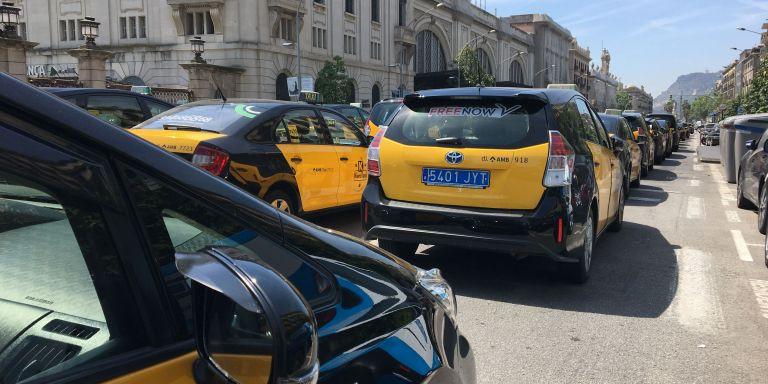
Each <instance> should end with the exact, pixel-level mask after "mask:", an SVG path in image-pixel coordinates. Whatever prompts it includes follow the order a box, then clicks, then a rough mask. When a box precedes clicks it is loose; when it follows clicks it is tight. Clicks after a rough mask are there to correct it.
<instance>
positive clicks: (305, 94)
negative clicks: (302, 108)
mask: <svg viewBox="0 0 768 384" xmlns="http://www.w3.org/2000/svg"><path fill="white" fill-rule="evenodd" d="M299 101H303V102H305V103H307V104H318V103H321V102H322V101H323V98H322V97H321V96H320V94H319V93H317V92H310V91H301V93H300V94H299Z"/></svg>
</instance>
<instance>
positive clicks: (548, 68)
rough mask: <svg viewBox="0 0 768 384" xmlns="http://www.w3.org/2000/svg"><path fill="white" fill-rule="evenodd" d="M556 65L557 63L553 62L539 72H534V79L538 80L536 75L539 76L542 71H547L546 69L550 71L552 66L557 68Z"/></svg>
mask: <svg viewBox="0 0 768 384" xmlns="http://www.w3.org/2000/svg"><path fill="white" fill-rule="evenodd" d="M555 67H556V65H555V64H552V65H550V66H549V67H544V69H542V70H540V71H538V72H536V73H534V74H533V80H534V81H536V76H538V75H539V74H540V73H542V72H545V71H548V70H550V69H551V68H555Z"/></svg>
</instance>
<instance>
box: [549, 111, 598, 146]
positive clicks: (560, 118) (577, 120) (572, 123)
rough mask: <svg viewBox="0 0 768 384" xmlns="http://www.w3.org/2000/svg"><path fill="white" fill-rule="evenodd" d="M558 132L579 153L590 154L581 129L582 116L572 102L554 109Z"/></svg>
mask: <svg viewBox="0 0 768 384" xmlns="http://www.w3.org/2000/svg"><path fill="white" fill-rule="evenodd" d="M552 109H553V112H554V115H555V121H556V122H557V130H558V131H559V132H560V133H561V134H562V135H563V136H564V137H565V139H566V140H568V143H570V144H571V146H573V147H574V149H576V151H577V153H585V152H589V149H587V148H586V147H585V146H584V145H583V144H584V137H583V135H582V129H581V115H579V110H578V108H576V104H574V103H573V102H572V101H569V102H567V103H563V104H559V105H554V106H553V107H552Z"/></svg>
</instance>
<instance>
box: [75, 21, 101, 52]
mask: <svg viewBox="0 0 768 384" xmlns="http://www.w3.org/2000/svg"><path fill="white" fill-rule="evenodd" d="M99 24H101V23H99V22H98V21H96V19H95V18H93V17H90V16H86V17H84V18H83V19H82V20H80V34H82V35H83V37H85V45H83V48H86V49H94V48H96V38H97V37H99Z"/></svg>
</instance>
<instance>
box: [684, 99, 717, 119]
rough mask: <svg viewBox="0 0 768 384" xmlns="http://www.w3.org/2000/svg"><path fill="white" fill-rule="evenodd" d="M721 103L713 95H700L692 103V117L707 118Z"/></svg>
mask: <svg viewBox="0 0 768 384" xmlns="http://www.w3.org/2000/svg"><path fill="white" fill-rule="evenodd" d="M718 105H719V104H718V103H717V100H716V99H715V97H713V96H699V97H697V98H695V99H693V103H691V111H690V118H691V119H693V120H705V119H706V118H707V117H708V116H709V114H710V113H712V112H714V111H715V109H716V108H717V106H718Z"/></svg>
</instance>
